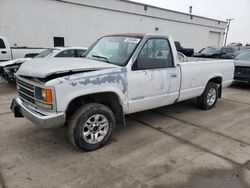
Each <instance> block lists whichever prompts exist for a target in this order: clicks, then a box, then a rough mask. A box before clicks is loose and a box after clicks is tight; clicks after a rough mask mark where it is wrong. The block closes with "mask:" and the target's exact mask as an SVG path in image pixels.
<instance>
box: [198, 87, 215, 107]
mask: <svg viewBox="0 0 250 188" xmlns="http://www.w3.org/2000/svg"><path fill="white" fill-rule="evenodd" d="M212 90H214V91H215V99H214V100H212V101H211V102H209V101H208V98H209V97H210V96H209V93H210V91H212ZM218 91H219V90H218V86H217V84H216V83H214V82H209V83H208V84H207V86H206V88H205V90H204V92H203V94H202V95H201V96H200V97H198V99H197V101H198V105H199V107H200V108H202V109H204V110H210V109H212V108H213V107H214V106H215V105H216V102H217V100H218ZM210 94H211V93H210Z"/></svg>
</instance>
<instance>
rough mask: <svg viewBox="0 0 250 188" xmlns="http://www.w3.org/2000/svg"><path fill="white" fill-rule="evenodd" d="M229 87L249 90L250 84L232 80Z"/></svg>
mask: <svg viewBox="0 0 250 188" xmlns="http://www.w3.org/2000/svg"><path fill="white" fill-rule="evenodd" d="M230 87H231V88H235V89H242V90H250V84H249V83H244V82H233V83H232V85H231V86H230Z"/></svg>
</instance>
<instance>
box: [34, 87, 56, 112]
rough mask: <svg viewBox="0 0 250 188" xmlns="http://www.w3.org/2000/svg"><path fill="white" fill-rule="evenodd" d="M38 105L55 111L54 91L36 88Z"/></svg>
mask: <svg viewBox="0 0 250 188" xmlns="http://www.w3.org/2000/svg"><path fill="white" fill-rule="evenodd" d="M35 97H36V99H37V100H36V102H35V103H36V105H37V106H39V107H42V108H45V109H53V106H52V102H53V93H52V89H45V88H40V87H36V88H35Z"/></svg>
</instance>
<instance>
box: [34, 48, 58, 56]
mask: <svg viewBox="0 0 250 188" xmlns="http://www.w3.org/2000/svg"><path fill="white" fill-rule="evenodd" d="M58 51H59V50H58V49H47V50H44V51H42V52H41V53H40V54H38V55H37V56H36V57H35V58H43V57H51V56H53V55H54V54H55V53H56V52H58Z"/></svg>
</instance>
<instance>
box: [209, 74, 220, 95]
mask: <svg viewBox="0 0 250 188" xmlns="http://www.w3.org/2000/svg"><path fill="white" fill-rule="evenodd" d="M209 82H213V83H216V84H218V85H219V87H218V98H221V96H222V77H219V76H218V77H214V78H211V79H210V80H209V81H208V83H209Z"/></svg>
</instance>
